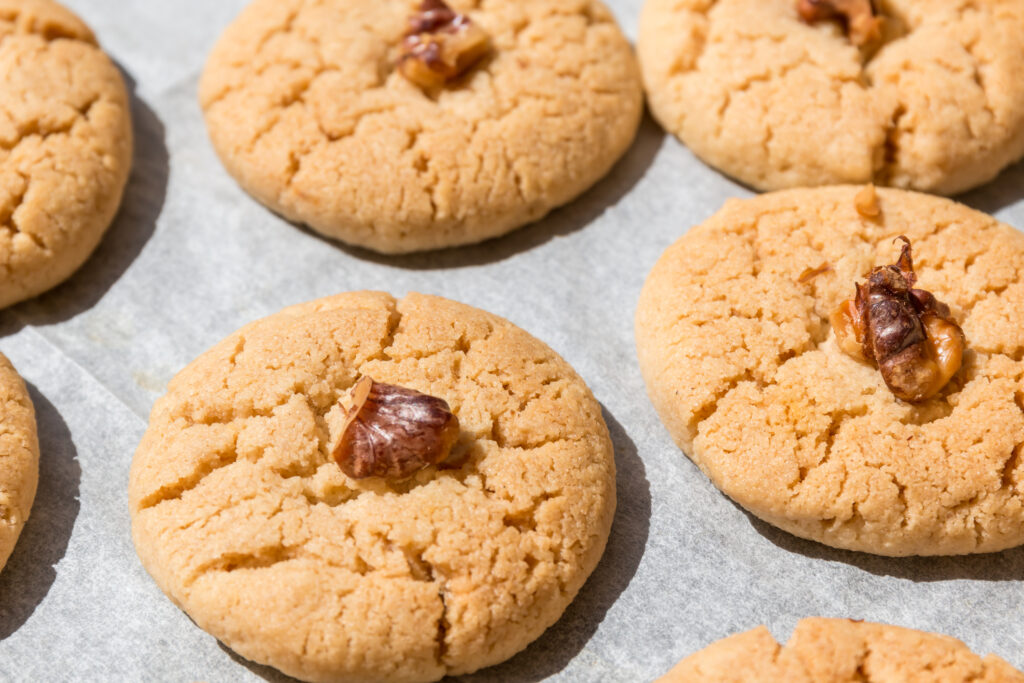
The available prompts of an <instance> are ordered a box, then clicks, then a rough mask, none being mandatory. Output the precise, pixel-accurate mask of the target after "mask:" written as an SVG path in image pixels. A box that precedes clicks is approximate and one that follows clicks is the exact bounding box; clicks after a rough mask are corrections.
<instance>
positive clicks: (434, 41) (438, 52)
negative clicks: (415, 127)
mask: <svg viewBox="0 0 1024 683" xmlns="http://www.w3.org/2000/svg"><path fill="white" fill-rule="evenodd" d="M490 47H491V39H490V37H489V36H488V35H487V33H486V32H485V31H484V30H483V29H482V28H480V27H479V26H477V25H476V24H475V23H473V22H472V21H470V20H469V17H467V16H466V15H465V14H457V13H456V12H455V11H454V10H452V8H451V7H449V6H448V5H447V4H445V3H444V2H443V0H423V3H422V4H421V5H420V9H419V12H417V13H416V14H414V15H413V16H412V17H411V18H410V19H409V30H408V31H407V32H406V34H405V39H404V40H403V41H402V51H401V54H400V55H399V57H398V71H399V73H401V74H402V75H403V76H405V77H406V78H408V79H409V80H410V81H412V82H413V83H415V84H416V85H418V86H420V87H421V88H424V89H434V88H439V87H441V86H443V85H444V84H445V83H447V82H448V81H450V80H453V79H455V78H458V77H459V76H461V75H462V74H464V73H466V71H468V70H469V69H470V68H471V67H472V66H473V65H474V64H476V63H477V62H478V61H480V59H481V58H482V57H483V56H484V55H485V54H487V52H488V50H490Z"/></svg>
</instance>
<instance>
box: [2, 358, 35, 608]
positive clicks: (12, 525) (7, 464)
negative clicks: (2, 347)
mask: <svg viewBox="0 0 1024 683" xmlns="http://www.w3.org/2000/svg"><path fill="white" fill-rule="evenodd" d="M0 429H2V434H0V570H3V568H4V565H6V564H7V559H8V558H9V557H10V556H11V551H12V550H14V544H15V543H16V542H17V540H18V536H19V535H21V530H22V528H24V526H25V522H26V521H27V520H28V516H29V512H30V511H31V509H32V501H33V500H34V499H35V497H36V485H37V484H38V483H39V441H38V438H37V436H36V414H35V409H34V408H33V407H32V400H31V399H30V398H29V395H28V391H27V390H26V389H25V382H23V381H22V379H21V377H19V376H18V373H17V372H16V371H15V370H14V368H13V367H12V366H11V362H10V361H9V360H7V357H6V356H4V355H3V354H0ZM0 602H2V599H0Z"/></svg>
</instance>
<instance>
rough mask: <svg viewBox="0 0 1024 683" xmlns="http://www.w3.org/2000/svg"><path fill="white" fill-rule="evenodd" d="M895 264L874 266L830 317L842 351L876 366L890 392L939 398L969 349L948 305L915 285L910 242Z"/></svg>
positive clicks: (904, 396) (914, 399) (906, 398)
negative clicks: (853, 294) (866, 279)
mask: <svg viewBox="0 0 1024 683" xmlns="http://www.w3.org/2000/svg"><path fill="white" fill-rule="evenodd" d="M899 239H900V240H902V241H903V251H902V252H901V253H900V257H899V260H898V261H897V262H896V264H895V265H891V266H882V267H880V268H875V269H874V270H873V271H871V275H869V276H868V281H867V283H866V284H863V285H861V284H858V285H857V295H856V297H855V298H853V299H850V300H847V301H845V302H843V303H842V304H841V305H840V306H839V308H838V309H837V310H836V311H835V312H834V313H833V314H832V317H831V321H832V327H833V329H834V330H835V332H836V342H837V343H838V344H839V348H840V349H842V351H843V352H844V353H846V354H847V355H849V356H852V357H854V358H856V359H858V360H861V361H867V362H871V363H875V364H876V365H877V366H878V369H879V371H881V373H882V379H884V380H885V383H886V385H887V386H888V387H889V389H890V391H892V393H893V394H895V395H896V397H897V398H901V399H903V400H904V401H909V402H911V403H918V402H921V401H925V400H927V399H929V398H931V397H933V396H935V395H936V394H938V393H939V392H940V391H941V390H942V388H943V387H944V386H946V384H947V383H949V380H951V379H952V378H953V376H954V375H956V373H957V372H958V371H959V370H960V366H961V365H962V363H963V355H964V350H965V348H966V346H967V341H966V338H965V337H964V333H963V330H961V329H960V326H959V325H957V323H956V321H955V320H954V319H953V317H952V315H951V314H950V310H949V306H947V305H946V304H944V303H942V302H941V301H939V300H938V299H936V298H935V296H934V295H933V294H932V293H931V292H926V291H925V290H923V289H913V286H914V283H915V282H917V275H916V274H915V273H914V263H913V260H912V257H911V247H910V240H908V239H907V238H906V237H900V238H899Z"/></svg>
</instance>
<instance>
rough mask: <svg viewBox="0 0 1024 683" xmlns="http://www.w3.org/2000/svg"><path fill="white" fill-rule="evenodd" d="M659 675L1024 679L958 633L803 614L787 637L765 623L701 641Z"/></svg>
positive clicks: (780, 679) (682, 680) (698, 680)
mask: <svg viewBox="0 0 1024 683" xmlns="http://www.w3.org/2000/svg"><path fill="white" fill-rule="evenodd" d="M659 680H660V683H750V682H752V681H756V682H757V683H855V682H856V681H874V682H876V683H898V682H905V681H921V682H922V683H924V682H926V681H929V682H930V681H935V682H938V681H949V682H950V683H952V682H954V681H957V682H959V681H977V683H982V682H985V683H1024V674H1022V673H1021V672H1019V671H1017V670H1016V669H1014V668H1013V667H1012V666H1010V665H1009V664H1007V663H1006V662H1005V661H1004V660H1002V659H1000V658H999V657H997V656H996V655H988V656H987V657H985V658H982V657H979V656H978V655H976V654H974V653H973V652H971V651H970V650H968V649H967V647H966V646H965V645H964V644H963V643H961V642H960V641H959V640H956V639H955V638H950V637H949V636H942V635H936V634H933V633H926V632H924V631H914V630H911V629H907V628H900V627H898V626H888V625H886V624H872V623H866V622H859V621H851V620H849V619H821V618H813V619H803V620H801V621H800V622H799V623H798V624H797V626H796V629H795V630H794V631H793V635H792V637H791V638H790V639H789V642H788V643H787V644H786V645H785V646H782V645H780V644H779V643H777V642H775V639H774V638H773V637H772V634H771V633H769V632H768V629H766V628H765V627H764V626H761V627H758V628H756V629H753V630H752V631H747V632H745V633H740V634H737V635H734V636H730V637H728V638H724V639H722V640H719V641H718V642H716V643H714V644H712V645H710V646H708V647H706V648H704V649H703V650H701V651H700V652H697V653H696V654H693V655H690V656H689V657H687V658H686V659H684V660H683V661H681V662H679V664H677V665H676V667H675V668H673V669H672V670H671V671H670V672H669V673H668V674H666V675H665V676H664V677H662V678H661V679H659Z"/></svg>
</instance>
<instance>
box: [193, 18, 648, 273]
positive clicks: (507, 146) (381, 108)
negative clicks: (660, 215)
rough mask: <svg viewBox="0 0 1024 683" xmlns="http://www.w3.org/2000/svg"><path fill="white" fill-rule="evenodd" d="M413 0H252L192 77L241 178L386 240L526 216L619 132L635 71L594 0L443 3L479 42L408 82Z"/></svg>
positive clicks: (632, 130) (266, 199) (294, 214)
mask: <svg viewBox="0 0 1024 683" xmlns="http://www.w3.org/2000/svg"><path fill="white" fill-rule="evenodd" d="M419 5H420V2H419V0H328V1H327V2H319V3H314V2H308V1H304V0H256V1H255V2H253V3H252V4H251V5H250V6H249V7H248V8H246V9H245V11H244V12H242V14H241V15H240V16H239V17H238V19H237V20H236V21H235V22H234V23H233V24H232V25H231V26H230V27H229V28H228V29H227V30H226V31H225V33H224V35H223V37H222V38H221V40H220V41H219V43H218V44H217V46H216V48H215V49H214V51H213V54H212V55H211V56H210V59H209V62H208V64H207V67H206V70H205V72H204V74H203V79H202V83H201V87H200V100H201V103H202V107H203V110H204V112H205V114H206V122H207V126H208V129H209V133H210V137H211V139H212V141H213V145H214V147H215V148H216V150H217V152H218V154H219V155H220V157H221V159H222V160H223V162H224V164H225V166H226V167H227V169H228V171H229V172H230V173H231V175H232V176H234V177H235V179H236V180H238V182H239V183H240V184H241V185H242V187H243V188H244V189H245V190H247V191H248V192H249V193H251V194H252V195H253V196H255V197H256V198H257V199H258V200H259V201H261V202H262V203H264V204H266V205H267V206H268V207H270V208H271V209H273V210H274V211H276V212H278V213H280V214H282V215H284V216H285V217H287V218H288V219H290V220H293V221H296V222H300V223H306V224H308V225H310V226H311V227H313V228H314V229H316V230H317V231H319V232H321V233H323V234H325V235H327V236H329V237H332V238H335V239H339V240H342V241H345V242H348V243H349V244H353V245H358V246H362V247H367V248H369V249H373V250H376V251H379V252H384V253H403V252H411V251H420V250H427V249H437V248H441V247H451V246H457V245H462V244H470V243H473V242H480V241H482V240H486V239H488V238H491V237H496V236H498V235H503V234H505V233H507V232H510V231H511V230H513V229H515V228H517V227H520V226H522V225H525V224H527V223H530V222H533V221H536V220H538V219H539V218H541V217H543V216H544V215H545V214H547V213H548V212H549V211H551V210H552V209H554V208H556V207H558V206H561V205H563V204H565V203H567V202H569V201H571V200H572V199H574V198H575V197H577V196H578V195H579V194H581V193H582V192H583V191H584V190H586V189H587V188H589V187H590V186H591V185H593V184H594V183H595V182H597V180H599V179H600V178H601V177H603V176H604V175H605V174H606V173H607V172H608V171H609V169H610V168H611V167H612V164H613V163H614V162H615V161H616V160H617V159H618V158H619V157H620V156H621V155H622V154H623V153H624V152H625V151H626V149H627V148H628V147H629V145H630V143H631V142H632V140H633V138H634V136H635V135H636V131H637V128H638V126H639V122H640V115H641V112H642V108H643V97H642V92H641V87H640V76H639V69H638V67H637V65H636V60H635V58H634V56H633V54H632V51H631V49H630V46H629V44H628V43H627V41H626V39H625V37H623V35H622V33H621V32H620V30H619V28H618V26H617V25H616V23H615V21H614V18H613V17H612V15H611V13H610V12H609V11H608V10H607V8H606V7H605V6H604V5H603V4H601V2H599V1H598V0H571V1H569V2H566V1H565V0H484V1H482V2H469V0H453V2H452V3H451V5H452V7H453V8H454V9H455V10H458V11H461V12H467V13H468V16H469V17H470V18H471V21H472V22H474V24H476V25H479V26H480V27H482V28H483V29H484V30H485V31H486V32H487V33H488V35H489V36H490V40H491V45H492V50H491V51H490V52H489V54H488V55H487V56H486V57H484V59H483V60H482V61H481V62H479V64H477V65H476V66H475V67H474V68H472V69H470V70H469V71H468V72H467V73H466V74H465V75H464V76H463V77H462V78H461V79H459V80H456V81H454V82H451V83H449V84H448V85H446V86H444V87H441V88H440V89H436V90H422V89H421V88H420V87H419V86H418V85H416V84H414V83H413V82H411V81H410V80H407V79H406V78H405V77H403V76H402V75H401V73H399V72H398V71H396V69H395V63H396V60H397V59H398V57H399V54H400V45H401V43H402V39H403V35H404V33H405V32H406V30H407V28H408V26H409V20H410V17H411V16H412V15H413V14H414V13H415V11H416V10H417V8H418V7H419Z"/></svg>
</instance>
